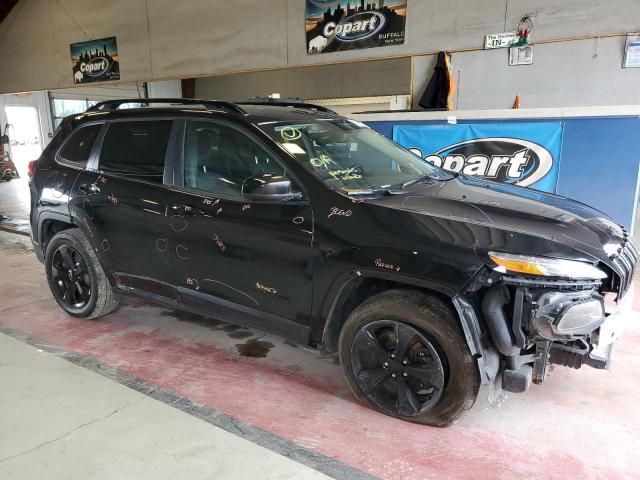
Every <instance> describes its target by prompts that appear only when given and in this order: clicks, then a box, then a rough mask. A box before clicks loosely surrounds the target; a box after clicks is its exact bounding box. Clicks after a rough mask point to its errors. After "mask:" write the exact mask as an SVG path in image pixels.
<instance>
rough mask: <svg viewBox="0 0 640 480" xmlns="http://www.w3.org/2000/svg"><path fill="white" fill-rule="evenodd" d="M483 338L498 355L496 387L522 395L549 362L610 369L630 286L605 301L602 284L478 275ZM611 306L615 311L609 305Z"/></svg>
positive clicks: (539, 380) (489, 273) (626, 311)
mask: <svg viewBox="0 0 640 480" xmlns="http://www.w3.org/2000/svg"><path fill="white" fill-rule="evenodd" d="M470 289H471V290H472V292H468V293H470V294H471V295H475V296H476V298H477V299H478V302H479V304H480V306H481V311H482V320H483V324H484V325H483V326H485V327H486V332H487V335H486V336H487V337H488V339H490V341H491V344H492V345H493V346H494V347H495V349H496V350H497V351H498V353H499V358H500V366H499V368H498V369H496V370H497V371H496V370H494V371H495V385H497V386H498V387H499V388H500V389H502V390H505V391H509V392H524V391H526V390H527V389H528V388H529V387H530V385H531V384H532V383H538V384H540V383H543V382H544V381H545V378H546V376H547V373H548V371H549V366H550V365H551V364H558V365H562V366H567V367H571V368H580V367H582V366H583V365H588V366H591V367H594V368H600V369H608V368H610V365H611V361H612V353H613V349H614V345H615V343H616V341H617V340H618V339H619V338H620V336H621V335H622V332H623V331H624V326H625V324H626V322H627V320H628V319H629V317H630V315H631V301H632V300H631V299H632V296H633V292H632V291H631V288H629V290H628V291H626V294H625V295H624V296H623V297H622V298H621V299H620V301H618V302H617V303H615V304H611V302H605V299H604V297H603V296H602V291H603V288H602V283H601V282H600V281H580V282H576V281H573V282H572V281H555V280H548V279H538V278H531V277H528V278H525V277H519V276H515V275H513V276H512V275H507V274H497V273H496V272H494V271H491V270H485V271H483V272H480V273H479V275H478V277H476V281H475V282H474V285H473V286H471V287H470ZM612 306H613V307H614V308H613V311H612V309H611V307H612Z"/></svg>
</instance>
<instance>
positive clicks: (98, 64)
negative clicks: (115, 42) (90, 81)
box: [80, 57, 109, 77]
mask: <svg viewBox="0 0 640 480" xmlns="http://www.w3.org/2000/svg"><path fill="white" fill-rule="evenodd" d="M107 70H109V60H107V59H106V58H104V57H96V58H93V59H91V60H90V61H88V62H82V63H81V64H80V71H81V72H82V73H84V74H85V75H88V76H89V77H100V76H101V75H104V74H105V72H106V71H107Z"/></svg>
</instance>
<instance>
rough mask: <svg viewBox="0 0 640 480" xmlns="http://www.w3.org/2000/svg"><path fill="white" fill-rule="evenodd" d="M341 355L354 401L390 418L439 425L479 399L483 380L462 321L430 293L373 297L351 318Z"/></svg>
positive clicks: (398, 292) (342, 339) (402, 292)
mask: <svg viewBox="0 0 640 480" xmlns="http://www.w3.org/2000/svg"><path fill="white" fill-rule="evenodd" d="M339 350H340V363H341V364H342V368H343V371H344V374H345V376H346V379H347V383H348V384H349V387H350V389H351V391H352V392H353V394H354V395H355V396H356V398H357V399H358V400H360V401H361V402H363V403H365V404H368V405H369V406H371V407H373V408H374V409H376V410H378V411H380V412H383V413H385V414H387V415H390V416H392V417H396V418H400V419H403V420H407V421H410V422H414V423H421V424H426V425H434V426H439V427H444V426H448V425H451V424H452V423H454V422H455V421H456V420H457V419H458V418H460V417H461V416H462V415H463V414H464V413H465V412H466V411H468V410H469V409H470V408H471V407H472V406H473V404H474V403H475V400H476V398H477V396H478V390H479V388H480V376H479V374H478V370H477V367H476V364H475V361H474V359H473V357H472V356H471V353H470V352H469V348H468V346H467V343H466V341H465V339H464V336H463V335H462V332H461V331H460V327H459V321H458V319H457V318H456V316H455V314H454V313H453V311H452V309H451V308H449V306H448V305H446V304H445V303H444V302H442V301H441V300H440V299H438V298H437V297H435V296H432V295H427V294H424V293H421V292H416V291H411V290H388V291H385V292H382V293H380V294H378V295H375V296H374V297H371V298H370V299H368V300H367V301H365V302H364V303H362V304H361V305H359V306H358V307H357V308H356V309H355V310H354V311H353V312H352V313H351V315H349V318H348V319H347V321H346V322H345V324H344V326H343V328H342V331H341V333H340V346H339Z"/></svg>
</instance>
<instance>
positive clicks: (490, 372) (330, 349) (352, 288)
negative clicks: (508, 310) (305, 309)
mask: <svg viewBox="0 0 640 480" xmlns="http://www.w3.org/2000/svg"><path fill="white" fill-rule="evenodd" d="M360 273H361V275H356V276H351V277H350V278H347V279H346V280H345V281H344V282H342V283H341V285H340V286H339V288H338V289H337V293H336V295H335V297H334V298H333V301H332V302H331V303H330V306H329V307H328V308H326V307H325V308H326V312H325V316H323V318H325V319H326V320H325V321H324V324H323V330H322V342H321V349H322V351H323V352H326V353H335V352H337V351H338V341H339V338H340V332H341V330H342V326H343V325H344V323H345V321H346V320H347V318H348V317H349V315H350V314H351V312H352V311H353V310H354V309H355V308H356V307H357V306H358V305H360V304H361V303H362V302H364V301H365V300H367V299H368V298H370V297H372V296H373V295H376V294H378V293H381V292H383V291H385V290H392V289H404V290H414V291H419V292H423V293H427V294H430V295H433V296H436V297H438V298H439V299H440V300H442V301H443V302H444V303H445V304H447V305H448V306H449V307H450V308H451V310H452V312H453V313H454V315H455V316H456V318H457V319H458V323H459V327H460V328H461V330H462V333H463V334H464V337H465V340H466V343H467V345H468V347H469V350H470V352H471V354H472V356H473V357H474V358H475V359H476V360H477V364H478V370H479V373H480V377H481V380H482V383H490V382H491V381H492V380H493V377H494V376H495V372H497V363H498V360H499V359H498V357H497V353H496V352H495V350H494V349H493V348H492V346H491V345H488V344H487V343H486V341H484V340H483V338H484V334H483V333H484V329H483V327H482V325H481V323H480V320H479V317H478V314H477V310H476V308H475V307H474V305H473V302H472V301H470V299H468V298H467V297H465V296H464V295H462V294H460V293H459V292H458V291H456V290H455V289H454V288H452V287H450V286H447V285H442V284H439V283H435V282H431V281H429V280H425V279H419V278H407V277H402V276H394V275H390V274H382V275H381V274H379V273H378V272H367V273H363V272H360ZM494 371H495V372H494Z"/></svg>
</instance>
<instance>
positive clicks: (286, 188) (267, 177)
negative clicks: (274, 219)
mask: <svg viewBox="0 0 640 480" xmlns="http://www.w3.org/2000/svg"><path fill="white" fill-rule="evenodd" d="M242 196H243V197H244V198H246V199H247V200H254V201H260V200H267V201H268V200H271V201H282V202H286V201H288V200H300V199H301V198H302V193H301V192H294V191H293V186H292V184H291V180H290V179H289V177H287V176H286V175H284V174H281V173H260V174H258V175H254V176H253V177H249V178H247V179H246V180H245V181H244V183H243V184H242Z"/></svg>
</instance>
